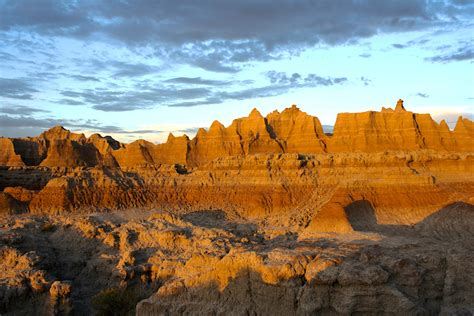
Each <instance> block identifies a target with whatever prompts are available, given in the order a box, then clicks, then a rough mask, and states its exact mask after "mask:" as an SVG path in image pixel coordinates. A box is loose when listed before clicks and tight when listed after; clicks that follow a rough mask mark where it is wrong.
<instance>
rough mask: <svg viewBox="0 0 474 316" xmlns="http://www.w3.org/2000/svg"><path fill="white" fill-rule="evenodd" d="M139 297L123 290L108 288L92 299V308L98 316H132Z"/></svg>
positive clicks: (127, 290)
mask: <svg viewBox="0 0 474 316" xmlns="http://www.w3.org/2000/svg"><path fill="white" fill-rule="evenodd" d="M138 300H139V297H138V296H137V295H136V294H134V293H133V291H131V290H129V289H124V288H118V287H117V288H108V289H104V290H102V291H100V292H99V293H98V294H97V295H95V296H94V297H93V298H92V306H93V307H94V309H95V310H96V312H97V315H100V316H109V315H113V316H115V315H117V316H118V315H133V314H134V313H135V305H136V304H137V303H138Z"/></svg>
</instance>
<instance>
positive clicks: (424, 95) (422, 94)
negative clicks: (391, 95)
mask: <svg viewBox="0 0 474 316" xmlns="http://www.w3.org/2000/svg"><path fill="white" fill-rule="evenodd" d="M415 95H416V96H418V97H420V98H428V97H429V95H428V94H426V93H421V92H418V93H417V94H415Z"/></svg>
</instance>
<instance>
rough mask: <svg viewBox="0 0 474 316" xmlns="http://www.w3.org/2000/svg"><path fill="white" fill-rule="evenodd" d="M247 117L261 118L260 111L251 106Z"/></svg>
mask: <svg viewBox="0 0 474 316" xmlns="http://www.w3.org/2000/svg"><path fill="white" fill-rule="evenodd" d="M248 117H249V118H263V116H262V113H260V111H259V110H257V108H253V109H252V111H251V112H250V114H249V116H248Z"/></svg>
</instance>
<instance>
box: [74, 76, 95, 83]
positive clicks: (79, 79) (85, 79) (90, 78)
mask: <svg viewBox="0 0 474 316" xmlns="http://www.w3.org/2000/svg"><path fill="white" fill-rule="evenodd" d="M67 76H68V77H70V78H73V79H76V80H78V81H94V82H100V79H98V78H96V77H92V76H83V75H67Z"/></svg>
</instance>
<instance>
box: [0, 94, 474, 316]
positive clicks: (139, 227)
mask: <svg viewBox="0 0 474 316" xmlns="http://www.w3.org/2000/svg"><path fill="white" fill-rule="evenodd" d="M473 141H474V126H473V123H472V122H471V121H470V120H468V119H463V118H460V119H459V120H458V122H457V124H456V127H455V129H454V130H452V131H451V130H450V129H449V128H448V126H447V124H446V123H445V122H441V123H440V124H438V123H436V122H434V121H433V120H432V119H431V117H430V116H429V115H428V114H416V113H412V112H409V111H407V110H406V109H405V107H404V105H403V102H402V101H399V102H398V103H397V106H396V107H395V109H386V108H383V109H382V111H381V112H375V111H369V112H364V113H341V114H339V115H338V118H337V121H336V124H335V127H334V134H333V135H332V136H329V135H326V134H324V132H323V129H322V127H321V124H320V122H319V120H318V119H317V118H316V117H313V116H310V115H308V114H306V113H304V112H302V111H301V110H299V109H298V108H297V107H296V106H293V107H291V108H289V109H286V110H284V111H282V112H281V113H280V112H277V111H275V112H272V113H270V114H268V115H267V116H266V117H264V116H262V115H261V114H260V113H259V112H258V111H257V110H253V111H252V112H251V113H250V115H249V116H248V117H245V118H241V119H236V120H234V121H233V123H232V124H231V125H230V126H228V127H225V126H223V125H222V124H221V123H219V122H217V121H215V122H214V123H213V124H212V125H211V127H210V128H209V129H208V130H204V129H201V130H199V131H198V133H197V135H196V137H194V138H193V139H189V138H188V137H187V136H180V137H175V136H174V135H172V134H170V136H169V137H168V140H167V142H166V143H164V144H159V145H156V144H153V143H150V142H147V141H144V140H139V141H136V142H133V143H130V144H121V143H119V142H117V141H115V140H114V139H112V138H111V137H108V136H106V137H103V136H101V135H98V134H95V135H91V136H90V137H85V135H82V134H75V133H71V132H70V131H67V130H65V129H64V128H62V127H55V128H52V129H51V130H48V131H46V132H44V133H43V134H41V135H39V136H38V137H30V138H21V139H9V138H0V148H1V151H0V191H1V192H0V216H1V217H2V221H1V227H0V258H1V260H0V271H4V272H0V297H1V298H2V300H1V301H0V313H2V315H3V314H7V315H16V314H22V313H23V314H31V313H32V312H33V311H34V306H32V305H31V304H29V303H28V302H33V299H34V302H35V304H34V305H35V306H36V307H38V310H41V313H43V314H74V313H75V314H91V313H100V312H104V313H106V314H107V312H108V313H111V310H110V308H112V312H116V311H117V310H121V311H123V312H124V313H125V314H126V313H127V312H128V313H131V314H133V313H134V312H135V311H136V313H137V314H138V315H155V314H235V315H241V314H275V315H283V314H284V315H292V314H295V315H306V314H308V315H309V314H314V313H317V314H328V315H334V314H341V315H347V314H351V313H363V314H381V313H385V312H386V311H387V310H393V311H395V313H408V314H421V315H425V314H438V313H441V314H446V315H447V314H463V313H464V314H469V313H474V306H473V305H472V301H473V300H474V293H473V291H472V288H474V282H473V280H472V278H471V277H467V276H466V275H474V274H473V273H470V272H469V271H471V270H472V269H471V266H472V265H471V264H470V263H471V262H472V259H473V258H472V255H471V253H472V249H471V248H472V244H473V243H472V241H473V240H472V236H473V233H474V217H473V215H474V207H473V205H472V204H474V178H473V177H472V175H473V174H474V170H473V166H474V148H473ZM112 211H113V212H112ZM91 213H93V214H92V215H91ZM65 241H66V242H65ZM461 271H463V272H462V273H461ZM471 272H474V271H471ZM461 275H464V276H466V277H460V276H461ZM110 300H112V301H110ZM126 302H131V303H133V304H131V303H126ZM275 302H277V303H275ZM130 304H131V305H130Z"/></svg>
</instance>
